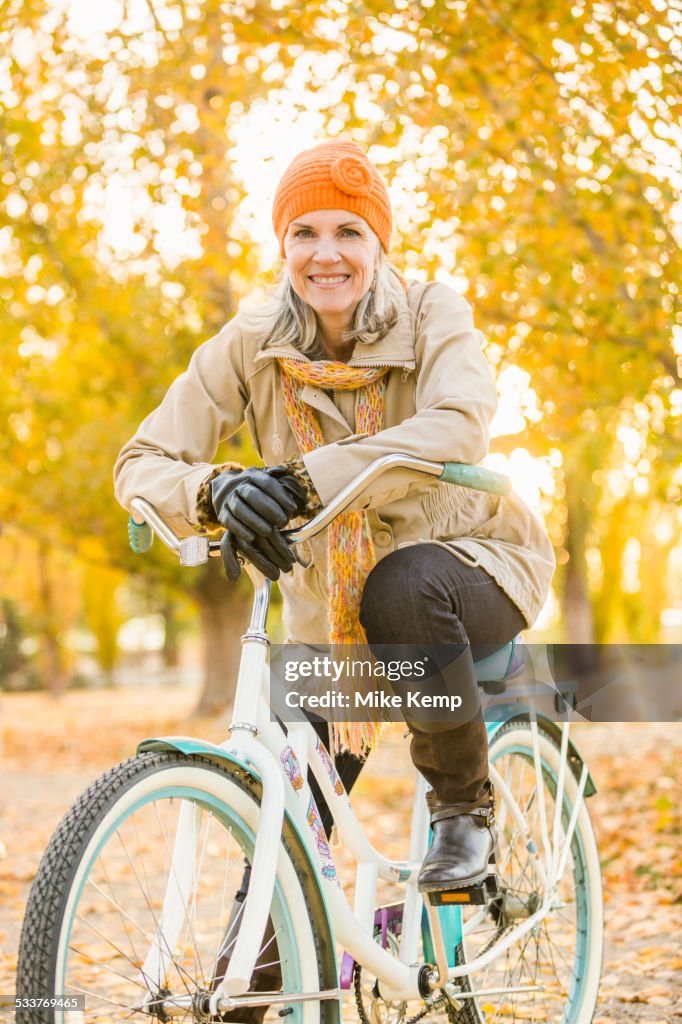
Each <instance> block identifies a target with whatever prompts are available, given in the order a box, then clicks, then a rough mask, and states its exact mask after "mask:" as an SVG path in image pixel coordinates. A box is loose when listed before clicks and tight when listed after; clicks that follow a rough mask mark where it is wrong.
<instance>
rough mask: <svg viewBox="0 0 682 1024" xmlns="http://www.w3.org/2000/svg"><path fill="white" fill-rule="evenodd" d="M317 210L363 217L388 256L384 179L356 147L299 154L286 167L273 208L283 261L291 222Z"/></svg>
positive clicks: (332, 144) (326, 146) (389, 221)
mask: <svg viewBox="0 0 682 1024" xmlns="http://www.w3.org/2000/svg"><path fill="white" fill-rule="evenodd" d="M314 210H350V211H351V212H352V213H357V214H359V216H360V217H362V218H363V220H366V221H367V223H368V224H369V226H370V227H371V228H372V230H373V231H374V233H375V234H376V235H377V237H378V239H379V241H380V242H381V245H382V248H383V250H384V252H388V250H389V248H390V245H391V228H392V225H393V216H392V213H391V200H390V199H389V195H388V190H387V188H386V184H385V182H384V179H383V178H382V177H381V175H380V174H379V172H378V171H377V169H376V167H374V165H373V164H372V163H371V162H370V160H369V159H368V158H367V156H366V155H365V154H364V153H363V152H362V150H361V149H360V147H359V146H358V145H356V143H355V142H343V141H337V140H331V141H328V142H321V143H320V144H319V145H317V146H313V147H312V149H306V150H304V151H303V152H302V153H299V154H298V156H296V157H294V159H293V160H292V162H291V163H290V164H289V166H288V167H287V169H286V171H285V172H284V174H283V175H282V178H281V180H280V182H279V185H278V186H277V190H276V192H275V198H274V202H273V206H272V224H273V227H274V229H275V234H276V236H277V239H278V241H279V246H280V253H281V255H282V256H284V236H285V235H286V232H287V228H288V227H289V225H290V224H291V222H292V220H294V219H295V218H296V217H300V216H301V215H302V214H304V213H311V212H312V211H314Z"/></svg>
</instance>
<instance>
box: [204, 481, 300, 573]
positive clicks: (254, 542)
mask: <svg viewBox="0 0 682 1024" xmlns="http://www.w3.org/2000/svg"><path fill="white" fill-rule="evenodd" d="M210 487H211V504H212V505H213V511H214V513H215V516H216V519H217V520H218V521H219V522H220V523H221V525H222V526H224V527H225V529H226V530H227V533H226V534H225V536H224V537H223V539H222V541H221V545H220V550H221V553H222V556H223V565H224V567H225V572H226V574H227V576H228V578H229V579H230V580H233V581H234V580H237V579H239V575H240V573H241V566H240V564H239V560H238V558H237V552H238V551H241V552H242V554H244V555H245V556H246V557H247V558H248V559H249V561H251V562H253V564H254V565H255V566H256V568H257V569H260V571H261V572H262V573H263V574H264V575H265V576H267V577H268V578H269V579H271V580H276V579H278V578H279V574H280V571H282V572H291V568H292V566H293V564H294V561H295V557H294V553H293V551H292V549H291V548H290V546H289V545H288V544H287V542H286V541H285V539H284V538H283V537H282V535H281V533H280V529H282V528H283V527H284V526H286V524H287V523H288V522H289V520H290V519H292V518H293V517H294V516H297V515H301V513H302V512H303V510H304V508H305V504H306V494H305V491H304V488H303V487H302V486H301V484H300V483H299V482H298V481H297V480H296V479H295V478H294V477H293V476H292V475H291V474H290V473H288V472H287V470H286V469H285V468H284V467H282V466H272V467H269V468H266V469H256V468H254V467H251V468H249V469H243V470H231V471H230V472H227V473H220V474H219V475H218V476H217V477H215V478H214V479H213V480H212V481H211V484H210Z"/></svg>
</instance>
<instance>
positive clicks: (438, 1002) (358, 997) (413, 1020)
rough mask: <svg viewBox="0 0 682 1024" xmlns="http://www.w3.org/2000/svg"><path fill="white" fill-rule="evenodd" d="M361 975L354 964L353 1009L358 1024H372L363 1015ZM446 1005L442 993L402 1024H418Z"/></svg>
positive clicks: (357, 966)
mask: <svg viewBox="0 0 682 1024" xmlns="http://www.w3.org/2000/svg"><path fill="white" fill-rule="evenodd" d="M361 974H362V967H361V966H360V964H358V963H356V964H355V967H354V968H353V991H354V992H355V1007H356V1009H357V1011H358V1017H359V1018H360V1024H372V1021H371V1020H370V1019H369V1017H368V1016H367V1014H366V1013H365V1004H364V1002H363V1000H362V987H361V981H360V976H361ZM448 1005H450V1000H449V999H448V997H447V996H446V995H445V993H443V994H442V995H440V996H438V998H437V999H434V1001H433V1002H432V1003H428V1004H426V1005H425V1006H423V1007H422V1009H421V1010H419V1011H418V1012H417V1013H415V1015H414V1016H413V1017H408V1018H407V1020H404V1021H403V1022H402V1024H418V1022H419V1021H420V1020H423V1018H424V1017H426V1015H427V1014H429V1013H433V1011H434V1010H442V1009H443V1007H445V1006H448Z"/></svg>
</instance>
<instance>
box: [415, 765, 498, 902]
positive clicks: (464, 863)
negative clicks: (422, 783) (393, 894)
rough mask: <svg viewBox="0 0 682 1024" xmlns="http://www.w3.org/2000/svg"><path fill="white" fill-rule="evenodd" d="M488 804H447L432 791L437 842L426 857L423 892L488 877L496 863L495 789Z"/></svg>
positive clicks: (463, 885)
mask: <svg viewBox="0 0 682 1024" xmlns="http://www.w3.org/2000/svg"><path fill="white" fill-rule="evenodd" d="M488 785H489V790H488V793H489V796H488V800H487V802H486V804H485V805H484V806H482V807H481V806H478V807H471V805H468V804H445V803H442V802H440V801H438V800H436V799H435V797H434V796H433V793H430V794H429V797H430V799H428V798H427V799H428V803H429V809H430V811H431V827H432V829H433V843H432V845H431V848H430V850H429V851H428V853H427V854H426V857H425V858H424V862H423V864H422V866H421V870H420V872H419V877H418V879H417V885H418V888H419V891H420V892H445V891H448V890H456V889H460V888H467V887H469V886H473V885H478V884H479V883H481V882H483V881H485V879H486V878H487V876H488V875H489V874H490V873H491V871H492V868H493V865H494V863H495V849H496V841H497V836H496V832H495V825H494V822H495V814H494V793H493V789H492V785H490V783H489V784H488Z"/></svg>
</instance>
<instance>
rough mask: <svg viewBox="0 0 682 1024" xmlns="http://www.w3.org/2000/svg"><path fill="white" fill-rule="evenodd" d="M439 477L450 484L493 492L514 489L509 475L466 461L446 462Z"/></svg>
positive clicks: (506, 491) (497, 492)
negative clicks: (472, 464)
mask: <svg viewBox="0 0 682 1024" xmlns="http://www.w3.org/2000/svg"><path fill="white" fill-rule="evenodd" d="M439 479H440V480H443V481H444V483H448V484H461V485H462V487H474V488H475V489H476V490H477V491H490V493H491V494H510V493H511V489H512V482H511V480H510V479H509V477H508V476H504V475H503V474H502V473H495V472H494V471H493V470H492V469H483V467H482V466H470V465H469V464H468V463H466V462H446V463H445V465H444V467H443V472H442V473H441V475H440V477H439Z"/></svg>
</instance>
